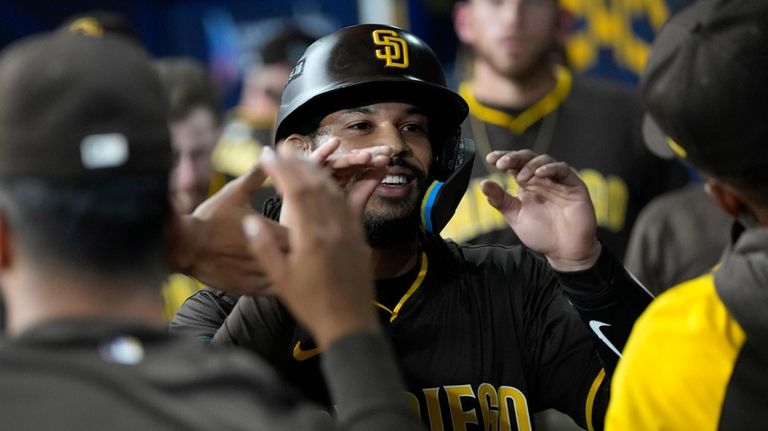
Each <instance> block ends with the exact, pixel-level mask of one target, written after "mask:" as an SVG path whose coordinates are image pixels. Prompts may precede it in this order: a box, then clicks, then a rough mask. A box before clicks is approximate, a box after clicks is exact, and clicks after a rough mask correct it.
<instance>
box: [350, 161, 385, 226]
mask: <svg viewBox="0 0 768 431" xmlns="http://www.w3.org/2000/svg"><path fill="white" fill-rule="evenodd" d="M386 175H387V166H386V165H384V166H379V167H374V168H370V169H368V170H366V171H365V172H363V174H362V175H360V176H359V177H358V178H357V179H355V180H354V182H353V183H352V186H351V188H350V190H349V195H348V200H349V205H350V206H351V207H352V210H353V211H354V213H355V215H357V216H358V217H362V215H363V211H364V210H365V206H366V205H367V204H368V200H369V199H370V198H371V195H373V192H374V191H375V190H376V187H378V186H379V184H381V180H383V179H384V177H385V176H386Z"/></svg>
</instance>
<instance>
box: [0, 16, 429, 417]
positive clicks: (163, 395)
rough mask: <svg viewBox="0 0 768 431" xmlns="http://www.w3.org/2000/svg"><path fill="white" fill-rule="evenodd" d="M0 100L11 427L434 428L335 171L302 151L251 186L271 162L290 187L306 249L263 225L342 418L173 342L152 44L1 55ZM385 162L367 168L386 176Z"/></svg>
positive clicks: (0, 405) (252, 233) (266, 377)
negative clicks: (385, 325)
mask: <svg viewBox="0 0 768 431" xmlns="http://www.w3.org/2000/svg"><path fill="white" fill-rule="evenodd" d="M0 93H2V95H3V97H2V98H0V250H1V252H0V286H1V287H0V288H1V289H2V293H3V296H4V298H5V299H6V301H7V302H6V305H7V309H8V336H7V337H3V339H2V340H0V380H2V382H3V384H2V385H0V417H1V418H2V419H1V421H2V428H3V429H14V430H52V429H66V430H73V429H87V430H90V429H110V430H139V429H146V430H223V429H227V430H254V429H261V430H300V429H311V430H336V429H344V430H361V431H362V430H365V431H368V430H381V431H385V430H393V429H398V430H400V429H406V430H416V429H421V424H420V423H419V421H418V420H417V418H416V417H415V416H413V415H412V414H411V412H410V411H409V410H408V406H407V404H406V403H405V401H404V400H403V399H402V391H404V390H405V388H404V385H403V384H402V378H401V377H400V376H399V373H398V371H397V367H396V363H395V361H394V356H393V355H392V353H391V349H390V348H389V346H388V344H387V341H386V338H385V337H384V335H383V334H382V331H381V328H380V326H379V325H378V322H377V321H376V316H375V314H374V311H373V310H372V309H371V308H370V307H369V305H368V303H369V302H370V300H371V298H372V292H373V282H372V280H371V274H370V269H369V265H370V264H369V262H367V260H366V259H365V254H364V251H365V249H366V245H365V242H364V237H363V234H362V226H361V223H360V221H359V219H358V217H357V214H356V213H353V212H352V210H351V208H350V207H349V205H348V204H347V202H346V200H345V197H344V196H343V195H342V194H341V193H340V192H339V190H338V186H337V185H336V183H335V182H334V181H333V179H332V178H331V177H329V176H327V174H325V173H323V172H322V171H320V170H319V169H318V168H317V167H316V166H313V165H311V164H309V163H308V162H306V161H302V160H300V159H299V158H297V157H295V156H291V155H290V154H283V156H282V157H273V158H272V159H271V160H264V164H263V167H262V168H263V170H264V171H263V172H262V170H261V169H254V171H253V173H252V175H251V176H249V177H246V179H249V180H250V181H252V183H251V184H250V186H252V187H256V186H258V185H259V184H261V183H263V181H264V178H265V175H264V172H266V173H268V174H269V175H270V176H271V177H272V178H273V179H274V181H275V184H276V185H277V188H278V190H280V191H281V192H282V193H283V196H284V199H285V202H286V211H287V213H286V216H287V217H290V218H291V219H292V220H294V222H295V223H294V224H293V226H292V231H291V236H290V237H289V238H288V239H287V244H286V245H287V249H288V250H289V251H288V252H283V250H285V249H286V247H283V246H282V242H281V241H278V240H276V238H275V237H274V235H273V233H272V230H271V229H270V228H269V227H268V225H269V223H267V222H266V221H265V220H261V221H259V220H258V219H256V220H254V219H253V218H252V217H255V216H253V215H252V216H251V218H248V219H247V220H248V221H249V224H248V226H249V228H248V229H247V232H249V238H250V242H251V243H252V251H253V253H254V254H255V255H257V256H259V258H260V260H261V261H263V262H268V263H269V270H268V271H267V274H268V275H269V276H270V279H271V280H272V282H273V285H272V287H273V289H274V291H276V292H278V293H279V294H280V295H281V298H283V301H284V303H285V304H286V305H287V306H288V307H290V308H291V310H292V311H293V313H294V315H295V316H297V318H298V319H300V321H301V322H302V327H306V328H309V330H310V331H311V333H312V334H313V337H314V338H313V339H314V340H316V341H317V342H318V343H319V345H321V346H323V349H324V350H326V351H327V353H328V354H327V355H326V356H325V358H324V363H323V369H324V371H323V374H325V375H326V377H327V378H328V382H329V384H330V385H331V387H332V388H333V389H332V392H333V394H334V395H333V397H332V398H333V402H334V404H338V407H339V408H338V416H337V419H336V420H333V419H332V418H330V417H329V416H328V415H324V414H318V407H317V406H316V405H314V404H311V403H308V402H306V401H305V400H302V399H301V398H299V397H297V396H296V394H295V392H293V391H289V390H286V389H285V386H284V384H283V383H282V382H281V381H280V380H279V379H278V378H277V377H276V376H275V374H274V372H273V371H272V370H270V369H269V367H267V366H265V364H264V363H263V361H259V360H258V359H257V358H255V357H252V356H251V355H245V354H243V352H232V351H230V352H213V351H211V350H210V349H205V348H204V347H203V346H201V345H200V344H199V343H198V342H197V341H196V340H188V339H185V338H184V337H180V336H173V335H169V334H168V332H167V330H166V325H165V317H164V315H163V308H162V302H161V298H160V295H159V287H160V284H161V283H162V280H163V277H164V269H165V261H164V255H165V253H166V251H167V249H168V247H169V245H170V244H169V243H170V241H169V240H170V239H171V238H172V236H171V235H170V232H171V231H172V229H173V226H174V223H175V217H176V215H175V213H174V211H173V209H172V207H171V202H170V197H169V173H170V169H171V145H170V136H169V130H168V124H167V111H166V108H167V106H166V104H165V103H164V96H163V95H162V91H161V84H160V82H159V79H158V76H157V74H156V73H155V71H154V70H153V69H152V68H151V66H150V64H149V60H148V56H147V54H146V52H145V51H144V50H142V49H141V48H139V47H138V45H136V44H134V43H131V42H129V41H127V39H125V38H122V37H119V36H113V35H95V36H86V35H82V34H75V33H71V32H68V31H58V32H53V33H48V34H42V35H36V36H32V37H29V38H26V39H24V40H21V41H18V42H15V43H13V44H11V45H9V46H8V47H7V48H6V49H5V50H3V52H2V54H0ZM381 166H383V164H379V169H378V170H376V169H373V170H372V171H371V173H369V174H368V175H372V176H377V177H378V178H379V179H380V178H382V177H383V175H384V172H383V171H382V169H381ZM233 188H235V187H230V188H229V189H230V192H231V190H232V189H233ZM308 194H311V196H313V197H314V200H313V199H306V198H305V197H306V195H308ZM225 197H226V195H225ZM291 208H292V209H293V210H291ZM238 224H239V225H241V226H242V224H241V223H240V221H239V220H238ZM198 226H200V225H198ZM254 226H256V229H254V228H253V227H254ZM318 226H320V227H321V229H314V228H315V227H318ZM327 231H333V232H335V233H336V235H334V236H333V237H329V236H328V235H326V234H325V232H327ZM265 235H269V236H267V237H265ZM241 236H242V231H241ZM243 241H245V240H244V239H243ZM347 264H351V265H354V268H353V270H352V271H351V272H350V271H347V272H344V273H342V271H341V269H342V267H343V266H344V265H347ZM279 269H283V271H278V270H279ZM307 279H311V280H312V281H313V284H312V286H308V284H307V283H306V280H307ZM336 298H343V299H344V305H341V304H340V303H339V302H338V301H336V300H335V299H336ZM330 306H332V307H330ZM331 311H333V318H330V316H331ZM222 406H225V407H227V408H229V409H239V410H240V411H239V412H238V414H237V415H235V416H233V415H231V414H230V410H228V409H227V408H222Z"/></svg>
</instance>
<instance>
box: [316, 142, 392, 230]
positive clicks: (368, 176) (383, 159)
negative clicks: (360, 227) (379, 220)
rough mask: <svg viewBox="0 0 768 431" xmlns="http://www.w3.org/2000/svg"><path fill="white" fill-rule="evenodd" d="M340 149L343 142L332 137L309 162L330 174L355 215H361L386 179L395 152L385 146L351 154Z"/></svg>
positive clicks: (318, 149)
mask: <svg viewBox="0 0 768 431" xmlns="http://www.w3.org/2000/svg"><path fill="white" fill-rule="evenodd" d="M340 147H341V140H340V139H339V138H331V139H329V140H327V141H326V142H324V143H323V144H321V145H319V146H318V147H317V148H316V149H315V150H314V151H313V152H312V154H310V156H309V160H310V161H312V162H314V163H316V164H317V165H319V166H322V167H324V168H326V169H327V170H328V171H329V172H330V174H331V176H332V177H333V179H334V180H336V183H337V184H338V185H339V187H341V188H342V189H343V190H345V191H346V193H347V200H348V202H349V204H350V205H351V206H352V208H353V209H354V211H355V213H356V214H358V215H359V216H362V214H363V210H364V209H365V205H366V204H367V203H368V199H370V197H371V195H372V194H373V192H374V191H375V190H376V187H378V186H379V184H380V183H381V180H382V179H384V177H385V176H386V173H387V170H386V167H387V164H388V163H389V161H390V159H391V156H392V153H393V150H392V147H389V146H386V145H379V146H375V147H371V148H364V149H354V150H352V151H341V150H340V149H339V148H340Z"/></svg>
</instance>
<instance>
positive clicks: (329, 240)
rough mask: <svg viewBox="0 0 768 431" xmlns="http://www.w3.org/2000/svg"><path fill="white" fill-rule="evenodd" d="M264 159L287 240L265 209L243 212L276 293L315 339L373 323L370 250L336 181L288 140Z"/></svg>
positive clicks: (372, 326)
mask: <svg viewBox="0 0 768 431" xmlns="http://www.w3.org/2000/svg"><path fill="white" fill-rule="evenodd" d="M261 160H262V163H263V168H264V170H265V171H266V172H267V173H268V174H269V175H270V177H271V178H272V179H273V181H274V185H275V187H276V188H277V190H278V191H279V192H280V193H281V194H282V196H283V200H284V203H285V205H284V206H283V211H287V212H288V213H287V214H285V216H286V218H287V219H289V220H290V226H289V230H288V247H287V248H285V247H281V246H280V244H279V241H276V238H275V237H274V236H273V231H272V230H270V229H269V226H268V222H267V220H266V219H264V218H263V217H259V216H248V217H246V218H245V219H244V220H243V228H244V230H245V232H246V235H247V236H248V240H249V247H250V251H251V253H252V254H253V256H254V257H255V258H256V259H257V260H258V261H259V262H262V263H263V265H264V270H265V272H266V273H267V275H268V276H269V278H270V279H271V280H272V281H273V283H274V286H275V287H274V290H275V293H276V294H277V295H278V296H279V297H280V298H281V299H282V300H283V302H284V303H285V305H286V306H287V307H288V309H289V310H290V311H291V313H292V314H293V315H294V317H295V318H296V319H297V321H299V322H300V323H302V324H303V325H304V326H305V327H306V328H307V329H308V330H309V331H310V332H311V333H312V335H313V336H314V338H315V340H316V341H317V343H318V345H319V346H320V347H326V346H327V345H329V344H330V343H332V342H333V341H334V340H336V339H337V338H340V337H342V336H344V335H348V334H351V333H354V332H359V331H374V330H376V329H377V328H378V323H377V321H376V318H375V315H374V312H373V308H372V307H371V306H370V302H371V300H372V298H373V278H372V277H373V276H372V271H371V268H370V261H369V259H370V258H369V255H370V251H369V249H368V247H367V245H366V244H365V240H364V237H363V228H362V222H361V220H360V217H359V216H358V215H357V214H356V213H355V211H354V210H353V209H352V208H351V207H350V205H349V203H348V202H347V201H346V199H345V197H344V195H343V193H342V190H341V189H340V188H339V186H338V184H337V183H336V182H335V181H334V179H332V178H331V176H330V175H329V174H328V172H327V171H324V170H321V169H320V168H319V167H318V166H316V165H314V164H313V163H312V162H310V161H307V160H302V159H300V158H299V157H297V154H296V153H295V150H294V149H293V148H291V147H290V146H281V147H280V155H279V156H277V155H275V154H274V153H273V152H272V151H271V150H269V151H267V152H265V153H264V155H263V156H262V159H261Z"/></svg>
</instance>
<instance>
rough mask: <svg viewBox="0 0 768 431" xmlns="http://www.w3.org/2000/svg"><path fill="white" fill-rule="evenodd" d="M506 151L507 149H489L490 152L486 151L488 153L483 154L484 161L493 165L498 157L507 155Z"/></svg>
mask: <svg viewBox="0 0 768 431" xmlns="http://www.w3.org/2000/svg"><path fill="white" fill-rule="evenodd" d="M508 153H509V151H501V150H496V151H491V152H490V153H488V155H487V156H485V161H486V163H488V164H489V165H494V166H495V165H496V162H497V161H498V160H499V159H500V158H502V157H504V156H505V155H507V154H508Z"/></svg>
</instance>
